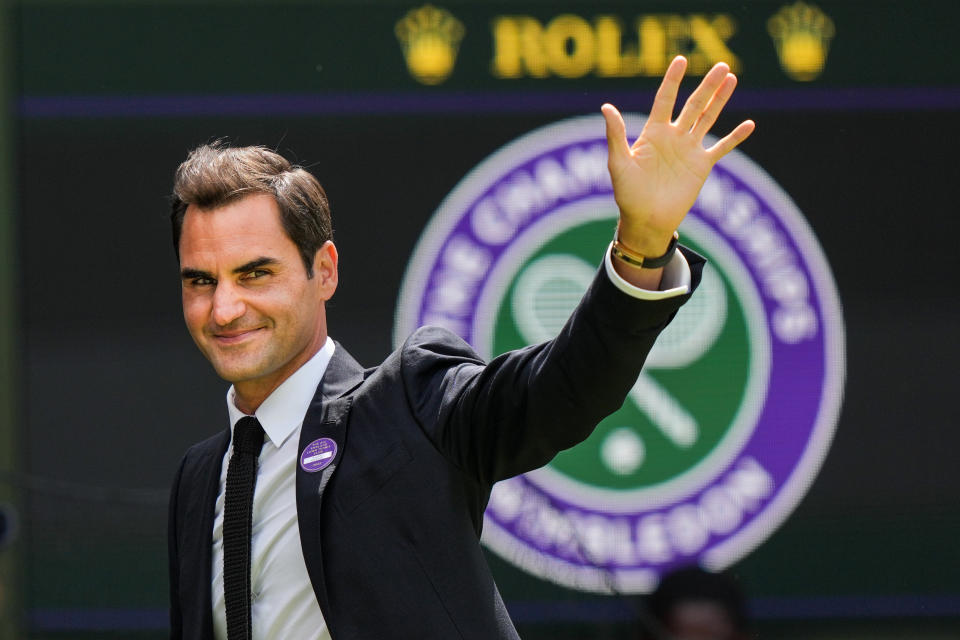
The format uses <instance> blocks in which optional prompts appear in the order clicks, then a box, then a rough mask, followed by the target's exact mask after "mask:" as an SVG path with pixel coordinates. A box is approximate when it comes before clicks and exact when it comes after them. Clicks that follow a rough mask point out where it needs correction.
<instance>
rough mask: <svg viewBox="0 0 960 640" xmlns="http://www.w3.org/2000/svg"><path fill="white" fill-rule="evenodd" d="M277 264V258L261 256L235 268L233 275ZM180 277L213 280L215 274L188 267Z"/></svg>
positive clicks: (182, 270)
mask: <svg viewBox="0 0 960 640" xmlns="http://www.w3.org/2000/svg"><path fill="white" fill-rule="evenodd" d="M276 264H280V263H279V261H277V259H276V258H268V257H266V256H261V257H259V258H256V259H254V260H251V261H250V262H245V263H244V264H242V265H240V266H239V267H235V268H234V269H233V273H236V274H240V273H247V272H249V271H253V270H254V269H259V268H260V267H267V266H272V265H276ZM180 277H181V278H182V279H184V280H192V279H194V278H211V279H213V274H211V273H209V272H207V271H202V270H200V269H191V268H190V267H186V268H184V269H181V270H180Z"/></svg>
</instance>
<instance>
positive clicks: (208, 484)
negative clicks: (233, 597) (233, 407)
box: [180, 429, 230, 639]
mask: <svg viewBox="0 0 960 640" xmlns="http://www.w3.org/2000/svg"><path fill="white" fill-rule="evenodd" d="M229 444H230V431H229V430H228V429H225V430H224V431H223V433H222V434H220V435H219V436H217V437H216V438H215V439H214V440H213V441H212V442H211V444H210V446H209V447H207V450H206V451H205V452H204V453H203V458H202V460H200V461H198V463H197V464H196V465H195V466H193V468H192V476H193V477H192V478H189V479H184V480H183V481H182V482H186V483H188V484H187V485H186V486H194V487H202V490H201V491H197V492H192V493H190V494H188V495H189V496H190V498H191V500H190V502H189V504H188V505H187V508H186V510H185V513H184V516H183V522H184V525H183V527H184V536H183V538H182V539H183V541H184V548H183V549H182V550H181V553H180V558H181V562H183V563H184V564H185V565H186V566H184V567H182V569H181V571H186V572H189V573H192V574H193V576H194V577H193V578H190V579H186V580H184V581H183V584H185V585H190V586H192V587H193V596H192V600H193V605H194V609H193V610H194V611H196V612H198V614H199V616H200V619H199V621H197V622H199V624H198V625H197V628H195V629H192V630H188V635H187V637H200V638H210V639H212V638H213V612H212V610H211V605H210V603H211V602H213V591H212V588H213V585H212V579H213V576H212V571H213V541H212V535H213V514H214V511H215V510H216V504H217V494H218V493H219V491H220V468H221V466H222V464H223V455H224V453H226V451H227V446H228V445H229ZM185 621H186V618H185ZM192 634H198V635H197V636H194V635H192Z"/></svg>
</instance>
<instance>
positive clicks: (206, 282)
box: [180, 194, 337, 401]
mask: <svg viewBox="0 0 960 640" xmlns="http://www.w3.org/2000/svg"><path fill="white" fill-rule="evenodd" d="M313 266H314V276H313V278H307V273H306V269H305V268H304V264H303V261H302V259H301V257H300V253H299V252H298V251H297V246H296V245H295V244H294V243H293V241H292V240H291V239H290V238H289V237H287V234H286V233H285V232H284V230H283V227H282V225H281V222H280V210H279V208H278V206H277V203H276V201H275V200H274V199H273V197H272V196H270V195H266V194H257V195H251V196H247V197H245V198H243V199H241V200H238V201H236V202H233V203H231V204H228V205H227V206H224V207H221V208H218V209H214V210H200V209H198V208H196V207H194V206H193V205H191V206H190V207H188V208H187V211H186V214H185V215H184V219H183V228H182V232H181V236H180V272H181V283H182V296H183V316H184V319H185V320H186V323H187V329H189V331H190V335H191V336H192V337H193V340H194V342H196V343H197V346H198V347H199V348H200V351H202V352H203V355H204V356H206V357H207V359H208V360H209V361H210V362H211V364H213V367H214V369H216V371H217V373H218V374H219V375H220V376H221V377H222V378H224V379H226V380H228V381H230V382H232V383H234V385H235V387H236V389H237V392H238V395H244V393H246V394H247V395H249V396H251V397H254V396H260V400H261V401H262V399H263V398H264V397H266V395H268V394H269V393H270V392H271V391H273V389H275V388H276V387H277V386H279V384H280V383H281V382H283V381H284V380H285V379H286V378H287V377H289V376H290V374H292V373H293V372H294V371H296V370H297V369H298V368H299V367H300V366H301V365H302V364H303V363H305V362H306V361H307V360H309V359H310V357H311V356H313V354H314V353H316V352H317V350H318V349H319V348H320V347H321V346H323V342H324V341H325V340H326V335H327V328H326V316H325V313H324V302H325V301H326V300H329V299H330V297H331V296H332V295H333V292H334V291H335V290H336V286H337V251H336V248H335V247H334V246H333V243H332V242H327V243H326V244H325V245H324V246H323V247H322V248H321V249H320V250H319V251H318V252H317V255H316V257H315V259H314V265H313Z"/></svg>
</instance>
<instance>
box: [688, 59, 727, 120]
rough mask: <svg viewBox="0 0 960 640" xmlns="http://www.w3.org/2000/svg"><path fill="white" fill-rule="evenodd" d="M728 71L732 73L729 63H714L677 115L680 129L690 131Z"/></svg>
mask: <svg viewBox="0 0 960 640" xmlns="http://www.w3.org/2000/svg"><path fill="white" fill-rule="evenodd" d="M728 73H730V67H728V66H727V63H725V62H718V63H717V64H715V65H713V68H712V69H710V71H708V72H707V75H705V76H704V77H703V80H702V81H701V82H700V86H698V87H697V88H696V90H695V91H694V92H693V93H691V94H690V97H689V98H687V102H686V103H685V104H684V105H683V110H681V111H680V115H679V116H677V121H676V122H675V124H676V125H677V128H678V129H680V130H681V131H689V130H690V129H691V128H692V127H693V123H694V122H696V121H697V119H698V118H699V117H700V116H701V115H702V114H703V110H704V109H705V108H706V106H707V103H708V102H709V101H710V98H711V97H713V94H714V93H716V91H717V88H718V87H719V86H720V85H721V84H722V83H723V80H724V78H726V77H727V74H728Z"/></svg>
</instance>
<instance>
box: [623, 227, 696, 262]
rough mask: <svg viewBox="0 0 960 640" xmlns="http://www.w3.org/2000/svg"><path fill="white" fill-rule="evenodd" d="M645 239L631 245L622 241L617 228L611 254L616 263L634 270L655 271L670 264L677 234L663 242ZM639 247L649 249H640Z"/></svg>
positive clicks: (674, 233)
mask: <svg viewBox="0 0 960 640" xmlns="http://www.w3.org/2000/svg"><path fill="white" fill-rule="evenodd" d="M646 238H647V239H646V240H645V241H635V244H631V243H630V242H629V241H625V240H624V236H623V234H622V230H621V228H620V227H619V226H618V227H617V232H616V233H615V234H614V236H613V245H612V249H611V254H612V255H613V257H615V258H616V259H617V261H618V262H621V263H625V264H627V265H630V266H631V267H634V268H643V269H656V268H659V267H663V266H664V265H666V264H667V263H668V262H670V259H671V258H672V257H673V254H674V252H675V251H676V248H677V241H678V239H679V236H678V234H677V232H676V231H674V232H672V233H671V234H670V236H668V238H667V239H666V240H665V241H663V240H660V239H650V238H649V236H646ZM639 247H649V248H646V249H640V248H639Z"/></svg>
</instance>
